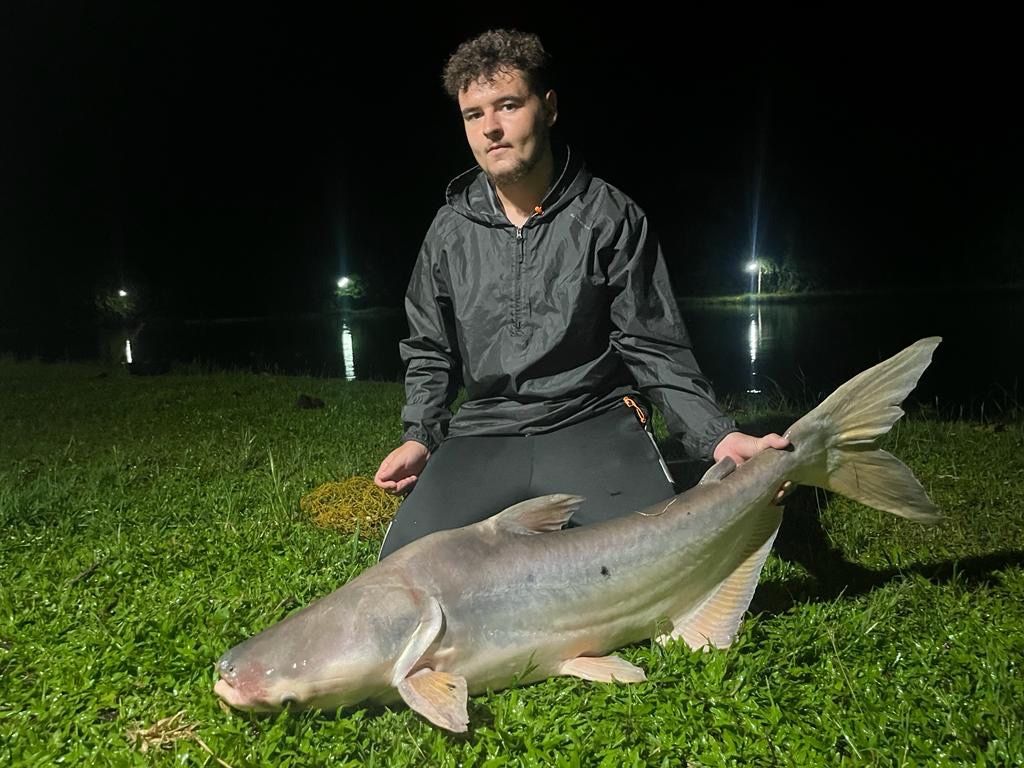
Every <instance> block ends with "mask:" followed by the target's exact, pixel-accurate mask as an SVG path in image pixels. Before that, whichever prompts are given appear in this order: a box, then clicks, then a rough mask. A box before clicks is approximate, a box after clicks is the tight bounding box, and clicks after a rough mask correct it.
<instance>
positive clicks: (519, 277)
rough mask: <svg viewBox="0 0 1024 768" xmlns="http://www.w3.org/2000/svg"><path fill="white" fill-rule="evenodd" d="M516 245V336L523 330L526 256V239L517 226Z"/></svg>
mask: <svg viewBox="0 0 1024 768" xmlns="http://www.w3.org/2000/svg"><path fill="white" fill-rule="evenodd" d="M516 245H518V246H519V248H518V252H517V254H516V261H515V264H514V265H513V267H512V270H513V271H512V281H513V294H512V333H513V335H515V336H519V335H520V334H522V332H523V323H522V312H521V306H522V299H523V259H524V258H525V257H526V240H525V238H524V237H523V228H522V227H516Z"/></svg>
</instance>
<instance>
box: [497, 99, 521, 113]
mask: <svg viewBox="0 0 1024 768" xmlns="http://www.w3.org/2000/svg"><path fill="white" fill-rule="evenodd" d="M517 106H518V105H517V104H515V103H513V102H511V101H506V102H505V103H504V104H502V105H501V108H502V109H504V110H505V111H506V112H511V111H512V110H513V109H515V108H516V107H517Z"/></svg>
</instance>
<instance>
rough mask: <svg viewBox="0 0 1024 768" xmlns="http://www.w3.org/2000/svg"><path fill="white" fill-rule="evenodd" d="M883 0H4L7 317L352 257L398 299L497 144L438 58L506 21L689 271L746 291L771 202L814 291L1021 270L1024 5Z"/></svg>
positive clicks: (986, 278) (201, 309) (266, 288)
mask: <svg viewBox="0 0 1024 768" xmlns="http://www.w3.org/2000/svg"><path fill="white" fill-rule="evenodd" d="M845 12H846V13H849V12H850V10H849V9H847V10H846V11H845ZM864 13H865V15H864V16H862V17H856V18H851V17H835V18H833V17H832V16H827V15H824V14H823V13H817V12H816V13H807V14H802V15H800V16H791V17H782V16H761V17H746V16H745V15H744V14H743V12H742V11H740V10H738V9H736V10H734V11H730V12H729V13H728V14H726V15H723V16H721V17H717V18H710V17H698V16H696V15H694V14H693V12H692V11H688V10H687V9H686V8H685V7H682V6H679V7H676V6H673V7H672V9H671V11H670V12H666V11H664V10H661V11H655V10H651V9H646V10H645V9H644V8H642V7H641V6H640V5H635V6H633V5H630V6H619V7H618V8H617V10H615V11H614V12H612V11H608V10H605V11H601V10H599V9H597V6H593V7H590V6H587V7H585V8H584V7H577V8H574V9H573V10H572V12H571V13H566V14H565V15H564V17H562V18H560V17H556V16H554V15H553V13H552V11H551V9H549V8H546V7H544V6H530V7H528V8H526V9H525V11H524V12H522V13H519V14H515V13H507V14H498V13H488V12H484V11H481V10H480V8H479V7H477V8H476V9H471V8H466V7H462V8H458V7H455V6H450V5H444V6H441V5H438V6H436V7H432V10H431V11H430V12H429V13H428V12H424V11H419V12H409V11H404V10H401V9H400V8H399V7H398V6H395V7H389V8H384V7H383V6H382V7H379V8H369V9H367V8H357V7H354V6H352V4H346V5H344V6H341V5H338V6H337V7H336V8H335V10H333V11H315V12H314V11H312V10H302V9H289V10H282V9H273V10H268V9H262V8H260V7H259V6H254V5H248V6H245V5H237V6H235V5H233V6H218V7H216V8H210V7H205V6H198V5H196V6H189V5H184V4H174V5H173V6H172V5H170V4H155V3H148V4H147V3H138V4H132V5H127V4H126V5H120V4H110V3H100V4H95V5H94V6H93V7H89V6H88V5H86V4H82V3H42V4H37V3H32V4H29V3H25V4H24V7H20V8H19V7H17V6H13V7H12V6H7V8H6V10H4V11H2V12H0V14H2V16H0V22H2V23H0V30H2V31H0V67H2V79H0V88H2V90H0V99H2V103H0V114H2V117H0V270H2V271H0V319H2V320H3V321H4V322H6V323H8V324H10V323H17V322H19V321H23V320H25V319H26V318H28V319H38V318H40V317H43V316H47V317H56V316H61V317H86V316H88V315H89V313H90V312H92V311H93V296H94V293H95V291H96V290H97V289H98V288H101V287H103V286H105V285H106V286H115V285H117V286H119V285H125V286H130V287H131V288H132V290H133V291H134V292H135V295H137V296H140V297H142V299H143V300H144V302H145V306H146V308H147V310H148V311H150V312H154V313H160V314H165V315H177V316H199V317H220V316H232V315H235V316H239V315H260V314H267V313H275V312H294V311H310V310H316V309H319V308H321V307H322V306H323V304H324V302H325V301H326V300H327V299H329V297H330V295H331V292H332V290H333V282H334V280H336V279H337V277H338V276H339V275H340V274H346V273H350V272H351V273H355V274H359V275H363V276H364V277H366V278H367V279H368V284H369V286H370V288H371V291H372V294H373V295H372V297H371V298H372V299H373V300H374V301H375V302H377V303H384V304H388V303H391V304H397V303H398V301H399V299H400V296H401V292H402V291H403V290H404V286H405V281H406V279H407V277H408V275H409V272H410V270H411V268H412V264H413V260H414V259H415V256H416V251H417V249H418V247H419V244H420V241H421V240H422V237H423V234H424V233H425V231H426V228H427V226H428V225H429V223H430V220H431V218H432V217H433V215H434V213H435V212H436V210H437V208H438V207H439V206H440V205H441V204H442V203H443V201H444V198H443V193H444V188H445V186H446V185H447V182H448V181H449V179H450V178H451V177H453V176H454V175H456V174H457V173H459V172H460V171H462V170H464V169H465V168H467V167H469V166H470V165H471V164H472V162H473V161H472V156H471V155H470V153H469V150H468V148H467V147H466V145H465V140H464V136H463V134H462V127H461V121H460V119H459V117H458V114H457V111H456V108H455V106H454V105H453V104H452V103H451V102H450V101H448V99H447V97H446V96H445V95H444V93H443V91H442V90H441V87H440V71H441V67H442V65H443V63H444V60H445V59H446V57H447V55H448V54H449V53H450V52H451V51H452V50H454V48H455V47H456V46H457V45H458V44H459V42H461V41H462V40H463V39H464V38H465V37H467V36H469V35H471V34H473V33H476V32H479V31H482V30H484V29H487V28H489V27H494V26H513V27H517V28H521V29H528V30H531V31H536V32H538V33H540V34H541V37H542V39H543V40H544V42H545V45H546V47H547V48H548V50H549V51H550V52H551V53H552V54H553V55H554V57H555V61H556V65H557V67H558V73H559V78H560V79H559V83H560V86H559V93H560V107H561V115H560V118H559V127H560V130H561V131H562V135H563V137H564V138H566V139H567V140H568V141H569V142H570V143H571V144H573V146H574V147H576V148H577V149H579V150H580V151H582V152H583V154H584V156H585V157H586V158H587V161H588V164H589V165H590V166H591V168H592V169H593V170H594V171H595V173H597V174H598V175H600V176H602V177H604V178H606V179H607V180H609V181H611V182H612V183H613V184H615V185H616V186H618V187H620V188H621V189H623V190H625V191H626V192H627V193H628V194H629V195H631V196H632V197H633V198H634V199H636V200H637V201H638V202H639V203H640V204H641V205H642V206H643V207H644V208H645V209H646V210H647V211H648V213H649V215H650V216H651V218H652V220H653V222H654V224H655V227H656V228H657V230H658V232H659V234H660V236H661V239H662V242H663V246H664V250H665V254H666V258H667V260H668V263H669V268H670V271H671V273H672V277H673V280H674V283H675V287H676V291H677V293H679V294H683V295H690V294H707V293H717V292H740V291H743V290H745V289H746V287H747V279H748V278H747V276H746V275H744V274H743V272H742V265H743V263H744V262H745V261H746V259H747V258H749V254H750V251H751V247H752V232H753V231H754V218H755V210H756V211H757V241H758V250H759V252H760V253H762V254H765V255H767V256H768V257H769V258H771V259H773V260H775V261H776V262H778V263H783V262H785V263H787V264H789V265H790V266H791V267H792V268H793V269H794V270H795V272H796V273H798V274H800V275H801V276H803V277H805V278H806V279H807V280H808V282H809V283H812V284H813V285H815V286H817V287H820V288H833V289H849V288H893V287H895V288H915V289H916V288H922V287H946V288H950V287H955V288H956V289H962V288H965V287H969V286H972V285H979V286H981V285H987V286H992V285H1005V284H1007V283H1010V282H1013V281H1018V282H1019V281H1024V186H1022V182H1021V177H1022V171H1024V153H1022V150H1021V147H1020V144H1019V140H1018V136H1019V134H1020V122H1019V115H1018V104H1019V102H1020V94H1019V79H1020V66H1019V62H1018V61H1017V56H1016V53H1015V48H1013V47H1011V42H1012V40H1011V39H1010V38H1009V35H1010V34H1011V33H1012V31H1013V28H1012V25H1011V24H1009V22H1008V21H1007V20H1006V19H998V18H987V19H972V20H964V19H956V18H908V19H895V18H892V17H891V16H885V17H882V16H878V17H871V16H869V15H868V14H869V13H870V11H867V10H865V11H864ZM1004 37H1005V39H1004Z"/></svg>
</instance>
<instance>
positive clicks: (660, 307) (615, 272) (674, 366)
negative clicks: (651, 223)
mask: <svg viewBox="0 0 1024 768" xmlns="http://www.w3.org/2000/svg"><path fill="white" fill-rule="evenodd" d="M634 212H635V211H630V213H634ZM608 280H609V284H610V285H611V287H612V289H613V291H614V292H615V293H614V296H613V299H612V304H611V319H612V332H611V343H612V346H613V347H614V348H615V349H616V350H617V351H618V353H619V355H620V356H621V358H622V360H623V361H624V362H625V364H626V366H627V367H628V368H629V371H630V373H631V374H632V375H633V378H634V380H635V381H636V383H637V386H638V388H639V391H640V392H641V393H642V394H643V395H645V396H646V397H648V398H649V399H650V400H651V401H652V402H653V403H654V405H655V406H656V407H657V408H658V410H659V411H661V414H662V416H664V418H665V423H666V425H667V426H668V430H669V433H670V434H671V435H672V436H673V437H676V438H678V439H679V440H680V441H681V442H682V444H683V447H684V448H685V449H686V452H687V453H688V454H689V455H691V456H694V457H697V458H702V459H710V458H711V455H712V453H713V451H714V449H715V447H716V446H717V445H718V442H719V441H720V440H721V439H722V438H723V437H725V435H727V434H728V433H729V432H734V431H737V428H736V422H735V421H733V420H732V419H731V418H729V417H728V416H726V415H725V414H723V413H722V411H721V409H720V408H719V407H718V405H717V403H716V402H715V394H714V392H713V390H712V388H711V383H710V382H709V381H708V379H707V378H706V377H705V376H704V374H703V373H701V370H700V367H699V366H698V365H697V360H696V358H695V357H694V354H693V349H692V345H691V343H690V338H689V335H688V334H687V332H686V328H685V326H684V325H683V319H682V316H681V315H680V313H679V307H678V306H677V304H676V300H675V296H674V295H673V293H672V288H671V285H670V284H669V278H668V271H667V269H666V268H665V261H664V259H663V258H662V255H661V248H660V246H659V245H658V242H657V240H656V239H655V237H654V235H653V234H652V233H651V232H650V231H649V229H648V222H647V217H646V216H644V215H643V214H642V213H641V214H638V215H634V216H627V219H626V221H625V223H624V225H623V226H622V228H621V229H620V230H619V232H618V237H617V242H616V243H615V256H614V257H613V259H612V261H611V264H610V267H609V274H608Z"/></svg>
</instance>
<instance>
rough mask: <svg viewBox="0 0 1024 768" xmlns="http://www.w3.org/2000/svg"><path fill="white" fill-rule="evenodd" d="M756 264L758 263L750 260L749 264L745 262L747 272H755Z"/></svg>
mask: <svg viewBox="0 0 1024 768" xmlns="http://www.w3.org/2000/svg"><path fill="white" fill-rule="evenodd" d="M758 266H759V265H758V263H757V262H756V261H752V262H750V263H749V264H747V272H757V268H758Z"/></svg>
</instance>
